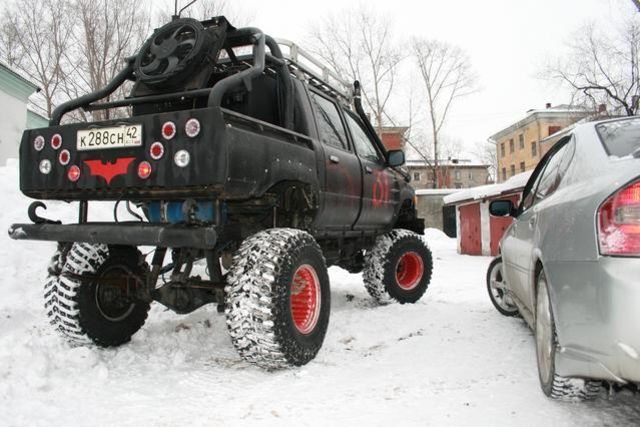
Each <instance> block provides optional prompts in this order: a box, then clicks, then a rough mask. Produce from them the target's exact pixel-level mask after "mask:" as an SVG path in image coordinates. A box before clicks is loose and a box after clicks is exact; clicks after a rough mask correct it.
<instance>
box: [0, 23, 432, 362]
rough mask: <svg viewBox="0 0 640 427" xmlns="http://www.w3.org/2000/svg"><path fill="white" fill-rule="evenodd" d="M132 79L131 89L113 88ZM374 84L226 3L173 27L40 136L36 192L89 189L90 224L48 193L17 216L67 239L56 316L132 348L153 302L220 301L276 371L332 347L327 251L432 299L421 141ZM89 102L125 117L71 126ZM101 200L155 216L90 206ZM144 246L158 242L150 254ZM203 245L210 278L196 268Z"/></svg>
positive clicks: (372, 281)
mask: <svg viewBox="0 0 640 427" xmlns="http://www.w3.org/2000/svg"><path fill="white" fill-rule="evenodd" d="M281 48H282V49H281ZM283 50H285V51H286V52H287V53H286V54H285V55H283V53H282V52H283ZM125 82H130V83H129V84H132V89H131V93H130V95H129V96H128V97H125V98H124V99H116V100H113V99H110V95H111V94H113V93H114V92H115V91H116V89H118V88H119V87H121V86H122V85H123V84H124V83H125ZM359 90H360V89H359V87H358V84H357V82H356V83H355V84H354V85H353V86H352V87H351V88H349V87H348V86H346V85H345V84H344V83H343V82H342V81H341V80H340V79H339V78H338V76H336V75H335V74H333V73H330V72H329V71H328V70H327V69H326V68H324V67H323V66H322V64H321V63H320V62H318V61H317V60H314V59H313V58H312V57H311V56H309V55H308V54H306V53H305V52H304V51H302V50H301V49H299V48H298V47H297V46H296V45H294V44H292V43H290V42H287V41H276V40H274V39H272V38H271V37H269V36H267V35H266V34H264V33H263V32H262V31H260V30H259V29H256V28H240V29H236V28H234V27H233V26H232V25H231V24H230V23H229V22H228V21H227V20H226V19H225V18H224V17H217V18H212V19H210V20H206V21H202V22H200V21H197V20H194V19H188V18H178V17H175V18H174V20H173V21H172V22H170V23H168V24H166V25H165V26H163V27H161V28H159V29H157V30H156V31H155V32H154V33H153V35H152V36H151V37H150V38H149V39H148V40H147V41H146V42H145V44H144V45H143V46H142V48H141V49H140V52H139V53H138V54H137V55H136V56H135V57H132V58H130V59H128V61H127V64H126V67H125V68H124V69H123V70H122V71H121V72H120V73H119V74H118V75H117V76H116V77H115V78H114V80H113V81H111V82H110V83H109V84H108V85H107V86H105V87H104V88H103V89H101V90H98V91H96V92H94V93H90V94H87V95H85V96H82V97H80V98H78V99H74V100H72V101H69V102H67V103H65V104H62V105H60V106H59V107H58V108H57V109H56V110H55V111H54V113H53V114H52V117H51V122H50V126H49V127H47V128H42V129H32V130H27V131H25V132H24V135H23V137H22V142H21V145H20V187H21V190H22V192H23V193H24V194H25V195H27V196H29V197H32V198H35V199H40V200H43V199H45V200H46V199H48V200H64V201H77V202H79V220H78V223H77V224H61V223H59V222H57V221H52V220H49V219H46V218H43V217H42V216H40V214H39V212H38V208H42V207H44V204H43V203H42V202H41V201H36V202H34V203H33V204H32V205H31V207H30V208H29V217H30V219H31V221H32V223H29V224H14V225H13V226H12V227H11V228H10V230H9V234H10V236H11V237H12V238H14V239H30V240H48V241H55V242H59V243H58V250H57V251H56V253H55V254H54V256H53V259H52V261H51V264H50V266H49V275H48V278H47V280H46V282H45V285H44V297H45V307H46V312H47V314H48V316H49V320H50V321H51V324H52V325H53V326H54V327H55V328H56V329H57V330H58V331H60V332H61V333H62V335H63V336H64V337H66V338H67V339H68V340H69V341H70V342H72V343H74V344H78V343H79V344H83V343H87V344H91V343H94V344H97V345H99V346H118V345H120V344H123V343H125V342H127V341H129V340H130V338H131V336H132V335H133V334H134V333H135V332H136V331H137V330H138V329H140V327H142V325H143V324H144V322H145V320H146V317H147V312H148V310H149V307H150V303H151V302H152V301H158V302H160V303H161V304H163V305H165V306H166V307H168V308H170V309H171V310H174V311H175V312H177V313H189V312H191V311H193V310H196V309H197V308H199V307H201V306H203V305H205V304H208V303H215V304H217V305H218V308H219V310H220V311H224V313H225V315H226V321H227V326H228V329H229V333H230V335H231V339H232V341H233V344H234V346H235V347H236V348H237V350H238V352H239V353H240V355H241V357H242V358H243V359H245V360H247V361H250V362H253V363H255V364H257V365H259V366H262V367H264V368H267V369H275V368H281V367H285V366H291V365H303V364H305V363H307V362H309V361H310V360H311V359H313V358H314V357H315V355H316V353H317V352H318V350H319V349H320V347H321V345H322V342H323V339H324V336H325V332H326V330H327V325H328V322H329V312H330V291H329V278H328V274H327V266H330V265H338V266H341V267H343V268H345V269H347V270H349V271H351V272H360V271H363V278H364V282H365V286H366V289H367V290H368V291H369V293H370V294H371V296H372V297H373V298H374V299H375V300H377V301H379V302H381V303H385V302H390V301H397V302H400V303H413V302H415V301H417V300H418V299H419V298H420V297H421V296H422V295H423V294H424V292H425V290H426V289H427V286H428V285H429V280H430V277H431V269H432V258H431V253H430V251H429V249H428V247H427V246H426V244H425V243H424V242H423V240H422V238H421V237H420V236H418V234H422V233H423V229H424V222H423V220H421V219H419V218H418V217H417V215H416V208H415V204H414V191H413V189H412V188H411V187H410V186H409V184H408V176H407V175H406V173H405V172H403V171H402V170H400V169H399V167H400V166H401V165H402V164H403V163H404V154H403V152H402V151H386V150H385V148H384V146H383V145H382V143H381V142H380V140H379V139H378V137H377V136H376V133H375V132H374V129H373V128H372V126H371V124H370V123H369V121H368V119H367V116H366V115H365V113H364V112H363V109H362V106H361V103H360V93H359ZM123 108H128V110H126V111H129V113H130V114H126V115H124V116H126V117H124V118H121V117H118V118H111V119H109V118H108V117H109V116H108V113H107V112H111V114H112V116H111V117H114V115H115V113H114V112H122V111H123ZM352 108H353V110H352ZM76 109H83V110H84V111H88V112H96V111H97V113H96V114H95V115H94V117H101V118H103V119H104V118H105V117H106V118H107V119H104V120H96V121H93V122H89V123H87V122H81V123H80V122H77V123H73V122H72V120H67V121H66V122H71V123H66V122H65V123H66V124H61V120H62V118H63V116H64V115H65V114H67V113H70V112H72V111H73V110H76ZM119 115H120V116H123V114H119ZM96 200H103V201H104V200H110V201H115V202H124V203H125V204H126V206H127V208H128V209H129V211H130V212H132V213H133V214H134V216H135V214H136V212H138V213H140V215H139V221H124V222H123V221H118V218H117V217H116V218H114V221H113V222H89V221H88V210H89V202H90V201H96ZM116 207H117V206H116ZM141 246H152V247H155V251H154V252H153V256H152V260H151V264H150V265H149V264H148V263H147V260H146V258H145V257H144V256H143V255H142V254H141V252H140V250H139V249H138V248H139V247H141ZM167 252H169V253H170V255H171V257H170V260H167V261H165V258H169V257H168V256H167ZM201 259H204V260H206V265H207V270H208V276H209V277H208V278H206V279H203V278H201V277H199V276H196V275H193V274H192V267H193V264H194V262H196V261H198V260H201ZM161 277H162V278H164V279H165V280H159V278H161Z"/></svg>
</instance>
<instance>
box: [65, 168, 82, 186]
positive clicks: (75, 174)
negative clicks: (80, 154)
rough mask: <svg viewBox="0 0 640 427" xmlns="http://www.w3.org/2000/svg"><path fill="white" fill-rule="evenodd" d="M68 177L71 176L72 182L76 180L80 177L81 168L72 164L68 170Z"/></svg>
mask: <svg viewBox="0 0 640 427" xmlns="http://www.w3.org/2000/svg"><path fill="white" fill-rule="evenodd" d="M67 178H69V181H71V182H76V181H77V180H78V179H80V168H79V167H78V166H76V165H73V166H71V167H70V168H69V170H68V171H67Z"/></svg>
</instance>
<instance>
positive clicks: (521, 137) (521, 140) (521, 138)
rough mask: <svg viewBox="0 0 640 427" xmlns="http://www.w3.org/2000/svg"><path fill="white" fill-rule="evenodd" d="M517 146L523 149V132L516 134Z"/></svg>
mask: <svg viewBox="0 0 640 427" xmlns="http://www.w3.org/2000/svg"><path fill="white" fill-rule="evenodd" d="M518 148H519V149H520V150H524V134H523V133H521V134H520V135H519V136H518Z"/></svg>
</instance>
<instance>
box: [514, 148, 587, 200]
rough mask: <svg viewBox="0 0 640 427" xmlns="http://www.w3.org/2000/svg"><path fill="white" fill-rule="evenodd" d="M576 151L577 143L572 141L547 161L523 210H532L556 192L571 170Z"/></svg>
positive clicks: (526, 198) (527, 197) (526, 197)
mask: <svg viewBox="0 0 640 427" xmlns="http://www.w3.org/2000/svg"><path fill="white" fill-rule="evenodd" d="M574 151H575V142H574V140H573V139H571V140H570V141H568V142H565V143H564V145H563V146H562V147H561V148H560V149H558V151H556V152H555V153H554V154H553V155H552V156H551V157H550V158H548V159H547V161H546V163H545V165H544V168H543V169H542V171H541V172H540V174H538V177H537V178H536V180H535V182H534V183H533V185H532V186H531V190H530V191H529V193H528V194H527V195H526V196H525V198H524V200H523V201H522V209H523V210H526V209H528V208H530V207H531V206H533V205H534V204H535V203H537V202H538V201H540V200H542V199H544V198H545V197H547V196H550V195H551V194H552V193H553V192H554V191H556V189H557V188H558V185H560V182H561V181H562V178H563V177H564V175H565V172H566V171H567V169H568V168H569V164H570V162H571V159H572V158H573V153H574Z"/></svg>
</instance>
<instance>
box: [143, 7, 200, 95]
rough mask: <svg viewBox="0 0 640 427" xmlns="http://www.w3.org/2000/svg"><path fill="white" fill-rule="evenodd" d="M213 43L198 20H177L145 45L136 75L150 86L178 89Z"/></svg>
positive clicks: (155, 33) (150, 38)
mask: <svg viewBox="0 0 640 427" xmlns="http://www.w3.org/2000/svg"><path fill="white" fill-rule="evenodd" d="M211 43H212V40H211V36H210V35H209V33H208V32H207V31H206V30H205V28H204V27H203V26H202V24H201V23H200V22H199V21H197V20H195V19H192V18H180V19H176V20H175V21H172V22H170V23H168V24H166V25H164V26H162V27H160V28H159V29H157V30H155V31H154V33H153V35H152V36H151V37H149V39H148V40H147V41H146V42H145V43H144V44H143V45H142V48H141V49H140V52H138V56H137V57H136V60H135V63H134V71H135V75H136V77H137V79H138V81H140V82H142V83H145V84H146V85H148V86H152V87H159V88H160V87H171V86H177V85H178V84H180V83H181V82H182V81H183V80H184V79H185V78H186V77H188V76H189V74H190V73H191V72H193V71H194V70H195V69H196V68H197V67H198V66H199V65H200V64H201V63H202V61H203V59H204V57H205V56H206V54H207V52H208V50H209V49H210V47H211Z"/></svg>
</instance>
